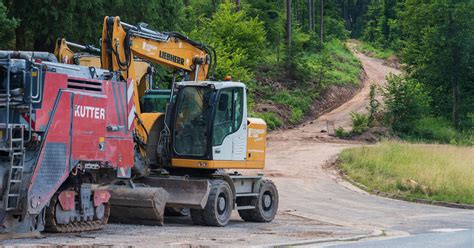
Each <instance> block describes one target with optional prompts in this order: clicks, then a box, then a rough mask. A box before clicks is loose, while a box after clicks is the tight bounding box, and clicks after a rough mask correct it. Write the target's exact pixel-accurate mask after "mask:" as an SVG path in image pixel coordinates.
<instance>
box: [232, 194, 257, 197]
mask: <svg viewBox="0 0 474 248" xmlns="http://www.w3.org/2000/svg"><path fill="white" fill-rule="evenodd" d="M258 195H259V194H258V193H240V194H237V195H236V196H237V197H258Z"/></svg>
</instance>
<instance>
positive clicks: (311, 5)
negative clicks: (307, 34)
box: [308, 0, 313, 31]
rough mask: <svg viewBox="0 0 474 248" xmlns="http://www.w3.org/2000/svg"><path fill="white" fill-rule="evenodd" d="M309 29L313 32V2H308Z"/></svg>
mask: <svg viewBox="0 0 474 248" xmlns="http://www.w3.org/2000/svg"><path fill="white" fill-rule="evenodd" d="M308 27H309V31H313V0H308Z"/></svg>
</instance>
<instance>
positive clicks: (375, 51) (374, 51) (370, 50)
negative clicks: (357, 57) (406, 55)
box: [357, 42, 395, 59]
mask: <svg viewBox="0 0 474 248" xmlns="http://www.w3.org/2000/svg"><path fill="white" fill-rule="evenodd" d="M357 50H359V51H360V52H361V53H363V54H367V55H369V56H370V57H374V58H378V59H388V58H389V57H390V56H393V55H395V52H394V51H392V50H390V49H382V48H377V47H375V46H373V45H371V44H369V43H363V42H361V43H360V44H359V45H358V46H357Z"/></svg>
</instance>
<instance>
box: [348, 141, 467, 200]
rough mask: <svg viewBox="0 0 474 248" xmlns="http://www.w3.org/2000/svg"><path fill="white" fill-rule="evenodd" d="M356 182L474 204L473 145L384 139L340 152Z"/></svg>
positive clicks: (409, 196)
mask: <svg viewBox="0 0 474 248" xmlns="http://www.w3.org/2000/svg"><path fill="white" fill-rule="evenodd" d="M340 160H341V164H340V166H341V169H342V170H343V171H344V172H345V173H346V174H347V175H348V176H349V177H350V178H351V179H353V180H354V181H356V182H359V183H361V184H363V185H365V186H367V187H368V188H369V190H379V191H381V192H386V193H392V194H396V195H398V196H401V197H404V198H406V199H408V200H412V199H427V200H436V201H444V202H453V203H463V204H474V148H473V147H458V146H449V145H425V144H405V143H397V142H383V143H380V144H378V145H376V146H370V147H359V148H351V149H347V150H345V151H343V152H342V153H341V155H340Z"/></svg>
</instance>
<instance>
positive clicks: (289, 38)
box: [286, 0, 292, 72]
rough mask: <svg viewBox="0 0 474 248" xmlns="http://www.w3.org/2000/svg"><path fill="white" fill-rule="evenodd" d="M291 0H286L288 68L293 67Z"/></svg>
mask: <svg viewBox="0 0 474 248" xmlns="http://www.w3.org/2000/svg"><path fill="white" fill-rule="evenodd" d="M291 38H292V37H291V0H286V53H287V56H286V60H287V61H286V68H287V70H288V72H290V69H291Z"/></svg>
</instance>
